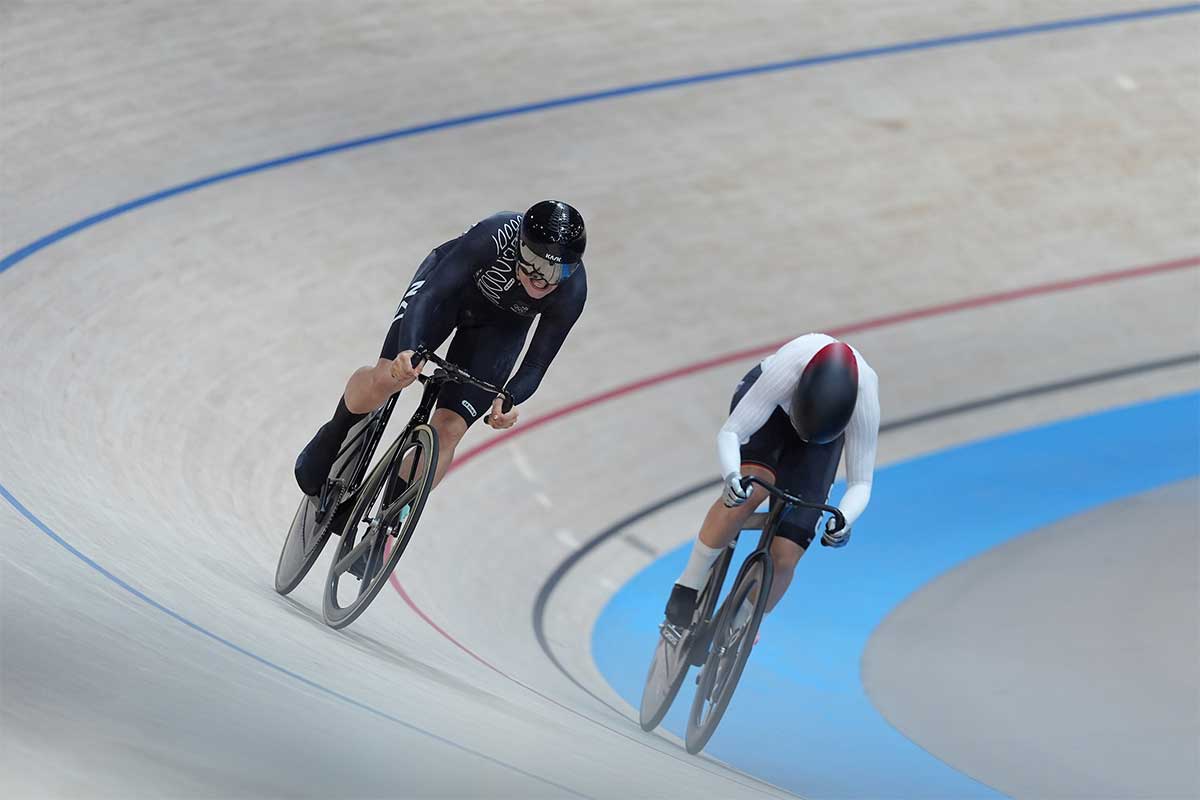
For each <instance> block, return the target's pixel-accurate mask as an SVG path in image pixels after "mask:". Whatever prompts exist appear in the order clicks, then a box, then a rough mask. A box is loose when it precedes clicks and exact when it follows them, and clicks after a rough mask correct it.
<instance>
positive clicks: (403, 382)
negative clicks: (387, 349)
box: [391, 350, 421, 389]
mask: <svg viewBox="0 0 1200 800" xmlns="http://www.w3.org/2000/svg"><path fill="white" fill-rule="evenodd" d="M412 355H413V351H412V350H405V351H404V352H403V353H401V354H400V355H398V356H396V357H395V358H394V359H392V370H391V372H392V380H394V381H395V382H396V383H398V384H400V388H401V389H403V388H404V387H405V386H408V385H409V384H410V383H412V382H413V381H415V380H416V379H417V376H418V375H420V374H421V365H420V364H418V365H417V366H415V367H414V366H413V365H412Z"/></svg>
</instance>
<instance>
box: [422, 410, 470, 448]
mask: <svg viewBox="0 0 1200 800" xmlns="http://www.w3.org/2000/svg"><path fill="white" fill-rule="evenodd" d="M429 425H430V427H432V428H433V429H434V430H435V431H437V435H438V448H439V449H441V450H447V449H449V450H453V449H454V448H456V447H458V443H459V442H460V441H461V440H462V437H463V436H464V435H465V434H466V432H467V421H466V420H465V419H463V418H462V416H460V415H459V414H458V413H457V412H454V411H450V410H449V409H446V408H439V409H436V410H435V411H434V412H433V416H432V417H430V419H429Z"/></svg>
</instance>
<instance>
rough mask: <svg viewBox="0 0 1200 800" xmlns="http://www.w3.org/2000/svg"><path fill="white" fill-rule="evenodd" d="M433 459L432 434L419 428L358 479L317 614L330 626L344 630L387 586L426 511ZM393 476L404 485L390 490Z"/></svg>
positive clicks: (435, 448) (434, 435)
mask: <svg viewBox="0 0 1200 800" xmlns="http://www.w3.org/2000/svg"><path fill="white" fill-rule="evenodd" d="M437 458H438V446H437V433H436V432H435V431H434V430H433V428H430V427H429V426H428V425H418V426H417V427H415V428H413V430H412V431H411V432H410V433H409V435H408V436H407V437H406V438H405V439H403V440H397V441H396V443H395V444H393V445H392V446H391V447H390V448H388V451H387V453H385V454H384V456H383V458H382V459H380V461H379V463H378V464H377V465H376V466H375V468H374V469H373V470H371V473H370V474H369V475H368V476H367V478H366V480H364V481H363V484H362V488H361V489H360V490H359V492H358V496H357V498H356V499H355V502H354V508H353V509H352V510H351V511H350V513H349V514H348V515H347V516H346V518H345V519H346V521H345V526H344V527H343V529H342V531H341V540H340V541H339V542H338V546H337V548H336V549H335V550H334V554H333V560H332V561H331V562H330V564H329V575H328V577H327V578H326V581H325V601H324V603H323V606H322V614H323V616H324V618H325V623H326V624H327V625H329V626H330V627H332V628H344V627H345V626H347V625H349V624H350V623H351V622H353V621H354V620H355V619H357V618H358V616H359V614H361V613H362V612H363V611H365V610H366V608H367V606H368V605H370V603H371V601H372V600H374V599H375V596H376V595H377V594H379V590H380V589H382V588H383V586H384V584H385V583H387V580H388V578H389V577H390V576H391V574H392V570H393V569H395V568H396V564H397V563H399V561H400V556H402V555H403V554H404V548H405V547H406V546H407V545H408V542H409V539H410V538H412V534H413V531H414V530H416V527H417V521H418V520H419V519H420V517H421V511H422V510H423V509H424V508H425V500H426V498H428V497H429V492H430V490H431V489H432V488H433V475H434V470H435V467H436V465H437ZM406 459H410V463H409V465H408V466H407V467H406V466H404V462H405V460H406ZM393 475H395V476H396V477H399V478H401V479H403V481H404V482H405V484H407V485H405V486H404V488H402V489H400V490H398V491H393V487H392V486H391V485H390V484H391V483H392V481H391V480H389V478H392V477H393ZM389 495H391V496H389ZM356 564H361V565H362V566H363V576H362V578H361V579H359V578H356V577H355V576H354V575H353V574H351V569H353V568H354V567H355V565H356Z"/></svg>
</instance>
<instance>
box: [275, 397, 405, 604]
mask: <svg viewBox="0 0 1200 800" xmlns="http://www.w3.org/2000/svg"><path fill="white" fill-rule="evenodd" d="M390 411H391V408H390V404H389V407H388V408H386V409H380V410H378V411H375V412H373V413H372V414H371V415H370V416H369V417H367V418H366V419H365V420H364V421H363V423H362V424H361V425H359V426H356V427H354V428H351V429H350V432H349V433H348V434H347V436H346V443H345V444H344V445H343V448H342V452H340V453H338V457H337V459H336V460H335V461H334V463H333V469H331V470H330V475H331V477H332V478H334V479H335V480H337V479H342V480H347V481H353V479H354V476H355V475H356V474H361V471H360V470H359V466H360V461H361V460H362V459H363V458H365V459H367V460H370V458H371V456H372V455H374V453H375V447H374V445H375V444H377V443H378V438H379V437H378V436H377V435H376V434H377V432H378V430H377V429H378V428H380V427H382V425H383V424H387V415H388V412H390ZM356 488H358V487H356V486H348V487H346V488H345V489H344V491H343V497H345V496H348V495H350V494H351V493H352V492H353V491H354V490H355V489H356ZM337 517H338V514H337V511H336V509H335V510H334V511H333V512H332V513H330V514H329V515H328V518H327V519H324V520H321V521H319V522H318V520H317V504H316V502H315V501H314V499H313V498H311V497H308V496H307V495H305V496H304V497H301V498H300V506H299V508H297V509H296V514H295V515H294V516H293V517H292V524H291V527H289V528H288V533H287V537H286V538H285V539H284V540H283V548H282V549H281V550H280V552H279V561H278V562H277V563H276V565H275V591H277V592H279V593H280V594H287V593H288V592H290V591H292V590H293V589H295V588H296V587H297V586H299V585H300V583H301V581H303V580H304V578H305V577H306V576H307V575H308V571H309V570H311V569H312V567H313V564H316V563H317V559H318V558H319V557H320V555H321V552H322V551H323V550H324V549H325V544H326V542H328V541H329V534H330V533H331V532H332V529H333V526H332V525H331V524H330V523H332V522H334V521H335V520H336V519H337Z"/></svg>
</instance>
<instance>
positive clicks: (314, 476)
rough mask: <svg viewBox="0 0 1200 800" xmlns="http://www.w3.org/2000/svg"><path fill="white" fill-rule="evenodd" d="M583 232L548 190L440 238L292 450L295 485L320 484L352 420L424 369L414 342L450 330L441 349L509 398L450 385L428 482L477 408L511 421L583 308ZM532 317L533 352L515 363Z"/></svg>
mask: <svg viewBox="0 0 1200 800" xmlns="http://www.w3.org/2000/svg"><path fill="white" fill-rule="evenodd" d="M586 243H587V232H586V229H585V227H584V223H583V217H582V216H581V215H580V214H579V212H578V211H576V210H575V209H574V208H572V207H571V206H569V205H567V204H566V203H562V202H559V201H557V200H543V201H542V202H540V203H537V204H535V205H533V206H532V207H531V208H530V209H529V210H528V211H526V212H525V213H524V214H518V213H514V212H502V213H499V214H494V215H492V216H490V217H488V218H487V219H484V220H482V221H481V222H478V223H476V224H475V225H473V226H471V228H469V229H468V230H467V231H466V232H465V233H463V234H462V235H461V236H459V237H457V238H455V239H451V240H450V241H448V242H446V243H444V244H442V245H440V246H438V247H436V248H435V249H434V250H433V252H431V253H430V254H429V255H428V256H426V258H425V260H424V261H423V262H422V263H421V266H420V267H419V268H418V269H417V273H416V275H414V276H413V280H412V283H411V284H410V285H409V287H408V291H406V292H405V294H404V298H403V299H402V300H401V301H400V305H399V307H398V308H397V309H396V315H395V318H394V319H393V320H392V325H391V328H390V329H389V330H388V333H387V337H386V338H385V339H384V343H383V349H382V350H381V351H380V353H379V359H378V360H377V361H376V363H375V365H374V366H368V367H361V368H359V369H358V370H356V371H355V372H354V374H353V375H351V376H350V379H349V381H347V383H346V390H345V392H344V393H343V395H342V398H341V400H339V401H338V406H337V410H336V411H335V412H334V415H333V418H332V419H331V420H329V421H328V422H326V423H325V424H324V425H322V426H321V429H320V430H319V431H317V433H316V435H315V436H314V437H313V438H312V440H311V441H310V442H309V443H308V444H307V445H306V446H305V448H304V450H303V451H301V453H300V456H299V457H298V458H297V459H296V482H297V483H298V484H299V485H300V489H301V490H302V491H303V492H304V493H305V494H307V495H310V496H313V497H316V496H318V495H320V493H321V489H322V488H323V486H324V484H325V480H326V479H327V478H328V476H329V471H330V469H331V468H332V465H333V462H334V459H335V458H336V457H337V452H338V449H339V448H340V447H341V445H342V442H343V441H344V440H345V438H346V435H347V433H348V432H349V431H350V429H351V427H352V426H353V425H354V423H355V422H357V421H359V420H361V419H363V417H365V416H366V415H367V414H369V413H371V412H372V411H374V410H375V409H377V408H379V407H380V406H382V405H383V404H384V403H385V402H386V401H387V399H388V398H389V397H391V396H392V395H393V394H395V393H396V392H398V391H400V390H401V389H403V388H404V387H406V386H408V385H409V384H411V383H412V382H413V381H414V380H416V377H417V374H418V373H419V372H420V369H419V365H418V367H416V368H414V367H413V365H412V362H411V356H412V354H413V351H414V350H416V349H417V348H418V347H420V346H424V347H425V348H427V349H429V350H435V349H437V348H438V347H439V346H440V345H441V344H442V343H443V342H445V341H446V339H447V338H449V336H450V334H451V333H452V332H453V333H454V339H453V341H451V343H450V349H449V352H448V353H447V354H446V358H447V360H448V361H450V362H452V363H454V364H457V365H458V366H460V367H462V368H463V369H465V370H466V371H467V372H469V373H470V374H471V375H472V376H474V377H476V378H478V379H480V380H482V381H485V382H487V383H490V384H492V385H494V386H504V388H505V389H506V390H507V391H508V392H509V394H510V395H512V399H513V403H514V405H513V407H512V409H511V410H509V411H507V412H505V411H503V409H502V407H501V406H502V398H500V397H494V396H492V395H491V394H490V393H488V392H486V391H484V390H482V389H480V388H478V387H475V386H468V385H464V384H458V383H451V384H447V385H446V386H445V387H444V388H443V389H442V393H441V396H440V397H439V399H438V405H437V409H436V410H435V411H434V413H433V415H432V417H431V419H430V425H431V426H432V427H433V428H434V429H435V430H436V431H437V434H438V450H439V453H440V457H439V459H438V464H437V472H436V474H435V478H434V481H435V484H436V482H437V481H440V480H441V478H442V476H443V475H444V474H445V472H446V469H447V468H448V467H449V466H450V463H451V461H453V459H454V450H455V448H456V447H457V446H458V443H459V441H461V440H462V437H463V435H464V434H465V433H466V432H467V428H469V427H470V426H471V424H472V423H474V422H475V420H477V419H478V418H479V417H480V416H484V415H485V413H486V418H485V422H486V423H487V424H488V425H490V426H491V427H493V428H496V429H503V428H510V427H512V425H513V424H514V423H515V422H516V421H517V417H518V411H517V406H519V405H520V404H521V403H523V402H524V401H525V400H528V399H529V398H530V397H531V396H532V395H533V393H534V392H535V391H537V388H538V385H539V384H540V383H541V380H542V378H543V377H544V376H545V374H546V370H547V369H548V368H549V367H550V363H551V362H552V361H553V360H554V357H555V355H557V354H558V351H559V348H561V347H562V344H563V342H564V341H565V340H566V338H567V334H568V333H569V332H570V330H571V327H572V326H573V325H574V324H575V321H576V320H577V319H579V315H580V314H582V313H583V306H584V302H585V301H586V300H587V272H586V270H585V269H584V266H583V261H582V256H583V250H584V247H585V245H586ZM538 316H540V317H541V319H540V320H539V321H538V325H537V331H536V332H535V333H534V335H533V341H532V342H531V343H530V346H529V351H528V352H527V353H526V354H525V358H524V359H523V360H522V362H521V366H520V368H519V369H517V371H516V374H512V371H513V367H514V366H515V365H516V362H517V357H518V356H519V355H520V354H521V349H522V348H523V347H524V346H525V339H526V336H527V335H528V333H529V329H530V328H531V327H532V326H533V322H534V319H535V318H537V317H538ZM510 375H512V377H511V378H510V377H509V376H510ZM506 381H507V383H506ZM488 412H490V413H488Z"/></svg>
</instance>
